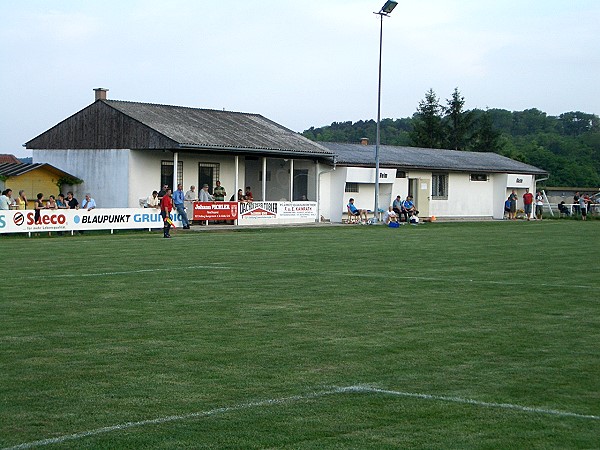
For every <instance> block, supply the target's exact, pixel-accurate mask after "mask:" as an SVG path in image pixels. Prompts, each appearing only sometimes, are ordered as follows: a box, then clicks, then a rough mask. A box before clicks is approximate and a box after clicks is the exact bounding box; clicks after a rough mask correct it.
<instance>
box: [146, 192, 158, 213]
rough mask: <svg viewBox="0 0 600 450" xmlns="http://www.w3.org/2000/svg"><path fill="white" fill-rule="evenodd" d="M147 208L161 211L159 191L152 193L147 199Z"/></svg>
mask: <svg viewBox="0 0 600 450" xmlns="http://www.w3.org/2000/svg"><path fill="white" fill-rule="evenodd" d="M145 207H146V208H155V209H160V200H159V199H158V191H152V195H151V196H149V197H148V198H147V199H146V205H145Z"/></svg>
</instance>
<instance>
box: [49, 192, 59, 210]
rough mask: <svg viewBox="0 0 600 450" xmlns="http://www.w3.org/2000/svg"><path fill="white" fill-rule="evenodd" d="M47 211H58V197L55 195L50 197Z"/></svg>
mask: <svg viewBox="0 0 600 450" xmlns="http://www.w3.org/2000/svg"><path fill="white" fill-rule="evenodd" d="M46 209H58V205H57V204H56V197H55V196H54V195H51V196H50V197H48V201H47V202H46Z"/></svg>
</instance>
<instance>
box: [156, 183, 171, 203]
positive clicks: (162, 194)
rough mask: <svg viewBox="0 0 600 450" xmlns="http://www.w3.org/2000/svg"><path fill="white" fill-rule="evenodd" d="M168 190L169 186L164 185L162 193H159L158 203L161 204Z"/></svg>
mask: <svg viewBox="0 0 600 450" xmlns="http://www.w3.org/2000/svg"><path fill="white" fill-rule="evenodd" d="M168 189H169V185H168V184H163V187H162V189H161V190H160V191H158V201H159V202H160V201H161V200H162V198H163V196H164V195H165V194H166V192H167V190H168Z"/></svg>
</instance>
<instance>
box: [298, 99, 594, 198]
mask: <svg viewBox="0 0 600 450" xmlns="http://www.w3.org/2000/svg"><path fill="white" fill-rule="evenodd" d="M464 105H465V99H464V97H463V96H462V95H461V93H460V92H459V90H458V88H456V89H454V92H453V93H452V95H451V97H450V98H449V99H446V101H445V103H441V102H440V98H439V97H438V96H437V95H436V93H435V92H434V91H433V89H430V90H429V91H427V92H426V93H425V98H424V99H423V100H421V101H420V102H419V105H418V107H417V110H416V112H415V113H414V114H413V116H412V117H406V118H402V119H383V120H382V121H381V124H380V137H381V144H382V145H394V146H409V147H423V148H445V149H453V150H464V151H476V152H495V153H498V154H501V155H504V156H507V157H509V158H512V159H516V160H518V161H522V162H524V163H527V164H532V165H534V166H536V167H539V168H541V169H544V170H547V171H548V172H549V173H550V177H549V179H548V180H547V181H546V182H545V184H546V185H547V186H572V187H575V186H576V187H589V188H598V187H600V119H599V118H598V116H597V115H595V114H588V113H584V112H581V111H571V112H566V113H563V114H560V115H559V116H549V115H547V114H546V113H544V112H543V111H540V110H538V109H536V108H532V109H526V110H524V111H507V110H505V109H496V108H493V109H489V108H488V109H485V110H482V109H472V110H466V109H465V108H464ZM376 129H377V123H376V122H375V121H374V120H367V121H363V120H360V121H358V122H354V123H353V122H334V123H332V124H331V125H328V126H324V127H319V128H315V127H311V128H309V129H308V130H305V131H304V132H303V133H302V134H303V135H304V136H305V137H307V138H309V139H312V140H314V141H324V142H350V143H358V142H359V141H360V139H361V138H364V137H366V138H368V139H369V142H370V143H372V144H374V143H375V139H376Z"/></svg>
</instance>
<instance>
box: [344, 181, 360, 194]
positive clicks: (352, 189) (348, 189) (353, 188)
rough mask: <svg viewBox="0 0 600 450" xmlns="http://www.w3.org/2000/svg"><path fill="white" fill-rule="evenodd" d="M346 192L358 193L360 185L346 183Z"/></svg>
mask: <svg viewBox="0 0 600 450" xmlns="http://www.w3.org/2000/svg"><path fill="white" fill-rule="evenodd" d="M344 192H358V183H346V187H345V188H344Z"/></svg>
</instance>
